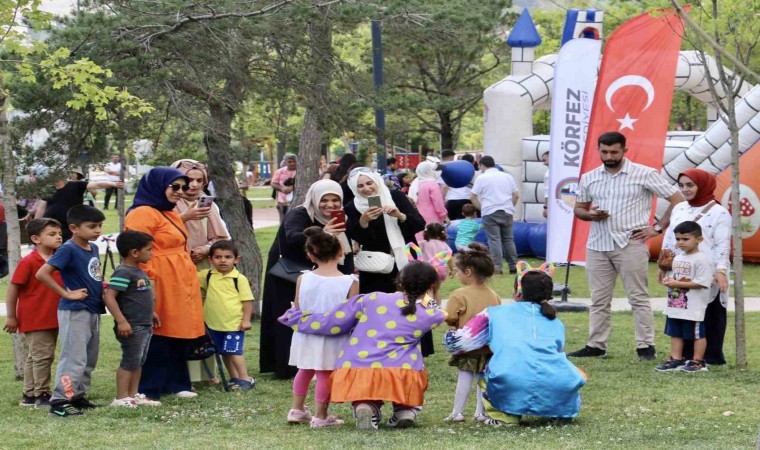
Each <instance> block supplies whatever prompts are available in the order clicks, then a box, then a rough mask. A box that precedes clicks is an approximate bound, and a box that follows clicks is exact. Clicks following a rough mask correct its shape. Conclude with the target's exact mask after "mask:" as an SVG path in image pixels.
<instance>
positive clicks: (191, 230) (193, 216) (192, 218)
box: [172, 159, 230, 383]
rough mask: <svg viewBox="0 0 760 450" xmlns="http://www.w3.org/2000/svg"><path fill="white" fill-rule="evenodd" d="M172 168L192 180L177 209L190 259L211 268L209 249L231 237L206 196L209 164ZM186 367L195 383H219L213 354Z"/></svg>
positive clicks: (193, 162)
mask: <svg viewBox="0 0 760 450" xmlns="http://www.w3.org/2000/svg"><path fill="white" fill-rule="evenodd" d="M172 167H174V168H176V169H178V170H179V171H180V172H182V173H184V174H185V176H187V177H188V179H189V182H188V187H189V188H188V190H186V191H184V192H182V198H181V199H180V200H179V201H178V202H177V206H175V207H174V210H175V211H176V212H177V213H179V214H180V217H181V218H182V221H183V222H184V223H185V227H186V228H187V232H188V234H187V246H188V250H189V251H190V259H192V260H193V263H194V264H195V267H196V270H197V271H200V270H203V269H208V268H210V265H209V262H208V252H209V249H210V248H211V245H212V244H213V243H214V242H216V241H222V240H229V239H230V233H229V231H227V225H226V224H225V223H224V221H223V220H222V217H221V215H220V214H219V207H217V206H216V205H215V204H214V198H213V197H207V196H204V189H205V188H206V186H208V182H209V180H208V172H207V171H206V165H205V164H203V163H201V162H198V161H196V160H194V159H180V160H177V161H174V163H172ZM187 367H188V370H189V372H190V380H191V381H193V382H197V381H210V382H212V383H217V382H218V380H217V379H216V376H215V375H214V374H215V373H216V361H215V360H214V357H213V356H211V357H209V358H207V359H206V360H205V361H188V363H187Z"/></svg>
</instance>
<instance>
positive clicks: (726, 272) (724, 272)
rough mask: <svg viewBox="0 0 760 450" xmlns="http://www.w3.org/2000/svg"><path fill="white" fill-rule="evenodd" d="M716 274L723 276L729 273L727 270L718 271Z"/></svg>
mask: <svg viewBox="0 0 760 450" xmlns="http://www.w3.org/2000/svg"><path fill="white" fill-rule="evenodd" d="M715 272H716V273H722V274H723V275H727V274H728V271H727V270H726V269H718V270H716V271H715Z"/></svg>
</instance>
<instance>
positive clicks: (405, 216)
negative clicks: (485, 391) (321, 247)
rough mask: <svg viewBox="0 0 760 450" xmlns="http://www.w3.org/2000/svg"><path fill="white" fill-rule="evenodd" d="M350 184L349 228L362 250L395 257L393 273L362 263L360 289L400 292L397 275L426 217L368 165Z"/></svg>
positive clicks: (429, 343) (428, 340)
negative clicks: (407, 248) (406, 250)
mask: <svg viewBox="0 0 760 450" xmlns="http://www.w3.org/2000/svg"><path fill="white" fill-rule="evenodd" d="M348 187H350V188H351V191H352V192H353V193H354V195H355V197H354V201H353V202H351V203H348V204H347V205H346V229H347V231H348V234H349V235H350V236H351V238H352V239H353V240H354V241H356V242H358V243H359V244H360V245H361V249H362V251H367V252H379V253H385V254H387V255H390V257H391V258H393V260H394V266H393V270H392V271H391V272H390V273H376V272H368V271H365V270H362V268H361V267H359V291H360V292H361V293H362V294H367V293H370V292H386V293H393V292H396V290H397V287H396V277H397V276H398V273H399V271H400V270H401V269H403V268H404V266H405V265H406V264H407V263H408V261H407V257H406V252H405V251H404V247H405V246H406V244H407V243H409V242H414V243H415V244H416V243H417V240H416V239H415V237H414V235H415V233H419V232H420V231H422V230H424V229H425V219H423V218H422V216H421V215H420V213H419V212H418V211H417V208H415V207H414V206H412V203H411V202H410V201H409V199H408V198H407V197H406V195H405V194H404V193H403V192H401V191H399V190H397V189H394V190H390V189H388V187H387V186H386V185H385V183H384V182H383V178H382V177H381V176H380V174H378V173H376V172H373V171H372V169H369V168H367V167H357V168H355V169H354V170H352V171H351V172H350V173H349V176H348ZM421 342H422V355H423V356H427V355H430V354H432V353H433V338H432V335H430V333H428V334H426V335H425V336H424V337H423V339H422V341H421Z"/></svg>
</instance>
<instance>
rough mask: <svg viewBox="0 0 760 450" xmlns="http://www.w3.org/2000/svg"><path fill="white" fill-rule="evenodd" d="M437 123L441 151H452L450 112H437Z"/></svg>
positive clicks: (452, 134)
mask: <svg viewBox="0 0 760 450" xmlns="http://www.w3.org/2000/svg"><path fill="white" fill-rule="evenodd" d="M438 123H439V124H440V125H441V133H440V136H441V138H440V142H441V151H444V150H454V146H455V144H454V124H453V123H452V121H451V111H438Z"/></svg>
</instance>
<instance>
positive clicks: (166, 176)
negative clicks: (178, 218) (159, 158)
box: [127, 167, 190, 212]
mask: <svg viewBox="0 0 760 450" xmlns="http://www.w3.org/2000/svg"><path fill="white" fill-rule="evenodd" d="M179 179H183V180H185V183H189V182H190V179H189V178H188V177H187V176H185V174H183V173H182V172H180V171H179V170H177V169H175V168H173V167H154V168H152V169H150V170H149V171H148V173H146V174H145V175H143V177H142V178H140V182H139V183H137V192H135V199H134V201H133V202H132V206H130V207H129V209H128V210H127V212H129V211H132V210H133V209H135V208H137V207H140V206H150V207H151V208H155V209H157V210H159V211H171V210H173V209H174V206H175V205H174V203H172V202H170V201H169V200H168V199H167V198H166V188H168V187H169V185H170V184H172V182H173V181H175V180H179Z"/></svg>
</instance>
